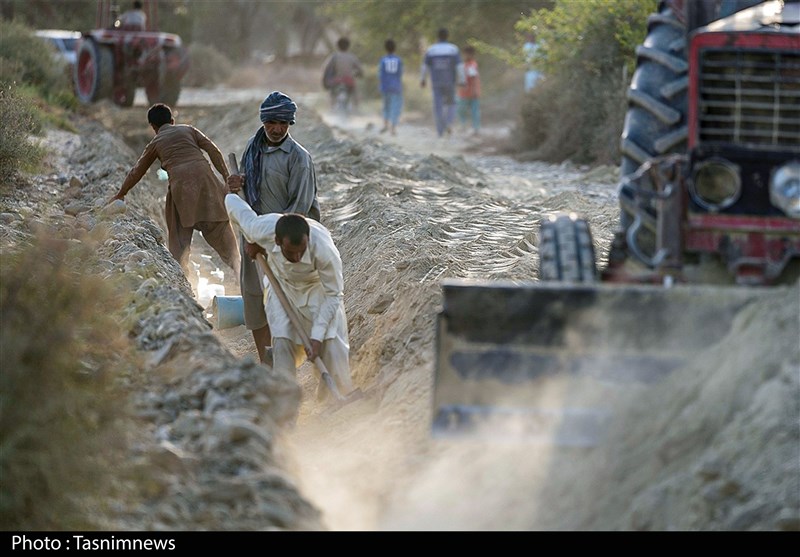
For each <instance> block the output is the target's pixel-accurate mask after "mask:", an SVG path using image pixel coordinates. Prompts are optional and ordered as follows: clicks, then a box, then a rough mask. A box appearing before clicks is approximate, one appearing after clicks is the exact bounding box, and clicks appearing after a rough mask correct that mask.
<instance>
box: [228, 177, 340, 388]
mask: <svg viewBox="0 0 800 557" xmlns="http://www.w3.org/2000/svg"><path fill="white" fill-rule="evenodd" d="M229 189H230V191H231V193H229V194H228V195H226V196H225V208H226V209H227V211H228V216H229V217H230V220H231V223H232V224H233V225H234V226H238V227H239V229H240V230H241V232H242V234H243V235H244V237H245V239H246V240H247V241H248V242H250V243H252V244H256V245H257V246H258V248H257V249H259V250H260V254H259V255H258V256H257V258H258V261H259V262H260V264H261V265H262V269H263V270H264V271H265V273H266V274H267V275H268V277H265V280H264V282H265V284H264V288H265V290H266V292H267V295H266V301H265V303H264V306H265V309H266V314H267V322H268V323H269V328H270V331H271V333H272V350H273V352H272V357H273V365H272V368H273V370H274V371H276V372H279V373H283V372H286V373H290V372H291V373H292V374H294V373H296V372H297V366H298V365H299V364H300V363H302V361H303V352H304V350H305V356H306V357H308V359H309V360H311V361H313V362H315V363H316V364H317V366H318V367H319V368H320V372H321V375H322V379H323V380H324V381H323V380H320V383H319V385H318V388H317V398H318V399H322V398H324V397H325V395H326V394H328V392H329V390H330V391H331V392H332V393H333V394H334V396H336V398H337V399H339V400H340V401H341V400H344V398H343V397H342V396H341V395H340V394H339V393H340V392H341V393H344V394H345V395H346V394H348V393H351V391H353V383H352V379H351V377H350V363H349V356H350V342H349V338H348V330H347V316H346V315H345V310H344V276H343V273H342V259H341V256H340V255H339V250H338V249H337V248H336V246H335V245H334V243H333V239H332V238H331V234H330V232H329V231H328V230H327V229H326V228H325V227H324V226H322V225H321V224H320V223H318V222H317V221H315V220H313V219H309V218H306V217H304V216H302V215H299V214H296V213H289V214H284V215H281V214H278V213H269V214H265V215H257V214H256V212H255V211H253V209H252V208H251V207H250V206H249V205H248V204H247V202H245V201H244V200H243V199H241V198H240V197H239V196H238V195H236V194H235V193H236V192H238V188H237V187H236V186H235V185H231V184H229ZM264 256H266V261H264V259H262V257H264ZM270 274H271V275H272V276H271V277H269V275H270ZM267 278H269V279H270V281H271V280H273V279H275V280H276V282H277V284H276V285H275V286H269V287H267V284H266V282H267V281H266V279H267ZM281 291H282V293H281ZM281 294H285V299H284V300H282V299H281V297H280V296H281ZM284 304H287V305H288V307H285V306H284ZM293 314H294V315H293ZM293 320H295V321H294V322H293ZM298 329H299V330H298ZM317 358H319V359H320V360H322V364H324V365H322V366H321V365H320V363H319V360H317ZM328 370H329V371H330V374H331V375H332V376H333V378H334V379H335V383H333V381H332V380H331V378H330V376H327V377H326V375H327V373H328ZM326 384H327V386H326ZM353 394H355V393H353Z"/></svg>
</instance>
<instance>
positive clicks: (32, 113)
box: [0, 58, 44, 186]
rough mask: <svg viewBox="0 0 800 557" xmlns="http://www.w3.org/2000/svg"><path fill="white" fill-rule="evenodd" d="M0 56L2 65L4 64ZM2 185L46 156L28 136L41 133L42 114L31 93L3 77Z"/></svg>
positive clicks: (0, 105)
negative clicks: (23, 93) (24, 93)
mask: <svg viewBox="0 0 800 557" xmlns="http://www.w3.org/2000/svg"><path fill="white" fill-rule="evenodd" d="M3 65H4V63H3V59H2V58H0V66H3ZM0 121H2V122H3V133H2V134H0V186H3V185H5V184H7V183H10V182H11V180H12V178H13V176H14V175H15V174H16V173H17V171H19V170H20V169H26V170H31V169H33V168H36V166H37V165H38V164H39V162H40V161H41V160H42V159H43V158H44V150H43V149H42V148H40V147H38V146H37V145H34V144H32V143H31V142H30V140H29V139H28V138H29V136H30V134H35V133H40V132H41V129H42V117H41V114H40V112H39V111H38V110H37V109H36V106H35V105H34V103H33V100H32V99H31V98H30V96H24V95H21V94H20V90H19V89H18V88H17V87H16V86H14V85H3V84H2V82H1V81H0Z"/></svg>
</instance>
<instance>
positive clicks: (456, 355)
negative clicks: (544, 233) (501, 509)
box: [433, 280, 756, 447]
mask: <svg viewBox="0 0 800 557" xmlns="http://www.w3.org/2000/svg"><path fill="white" fill-rule="evenodd" d="M442 289H443V308H442V311H441V312H440V314H439V316H438V327H437V338H436V349H437V354H436V364H435V365H436V369H435V377H434V409H433V435H434V436H435V437H438V438H451V437H464V436H467V437H468V438H487V439H491V440H504V439H513V440H527V441H533V442H543V443H547V444H555V445H558V446H575V447H591V446H595V445H598V444H600V443H601V442H602V439H603V434H604V431H605V430H606V428H607V426H608V424H609V422H610V419H611V418H612V416H613V411H614V405H615V401H619V400H620V397H622V396H631V395H632V394H633V395H634V396H635V393H636V392H637V390H639V389H646V388H650V386H652V385H654V384H657V383H658V382H659V381H662V380H663V379H664V378H665V377H667V376H668V375H669V374H670V373H672V372H673V371H674V370H676V369H678V368H679V367H680V366H682V365H683V364H684V363H686V362H687V360H689V359H690V358H692V357H694V356H695V355H696V354H698V353H699V352H700V351H702V350H704V349H705V348H707V347H709V346H711V345H713V344H715V343H717V342H718V341H719V340H720V339H722V338H723V337H724V336H725V335H726V334H727V333H728V331H729V330H730V327H731V323H732V321H733V317H734V316H735V315H736V313H737V312H738V311H739V310H740V309H741V308H742V307H743V306H744V305H745V304H747V303H748V302H750V301H751V300H753V299H754V298H755V296H756V293H755V292H754V290H753V289H746V288H738V287H722V288H721V287H713V288H712V287H703V286H697V285H695V286H683V285H682V286H674V287H671V288H665V287H661V286H650V285H626V286H619V285H616V286H615V285H610V284H594V285H571V284H566V283H530V284H524V285H520V284H513V283H505V282H476V281H456V280H449V281H446V282H444V283H443V284H442Z"/></svg>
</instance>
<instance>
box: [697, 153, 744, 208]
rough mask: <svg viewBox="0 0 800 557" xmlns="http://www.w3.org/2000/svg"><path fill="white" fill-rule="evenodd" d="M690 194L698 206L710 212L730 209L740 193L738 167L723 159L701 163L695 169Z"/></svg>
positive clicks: (740, 182)
mask: <svg viewBox="0 0 800 557" xmlns="http://www.w3.org/2000/svg"><path fill="white" fill-rule="evenodd" d="M690 192H691V194H692V198H693V199H694V200H695V202H696V203H697V204H698V205H700V206H701V207H703V208H705V209H708V210H710V211H720V210H722V209H725V208H726V207H730V206H731V205H733V204H734V203H736V200H737V199H739V195H740V194H741V193H742V180H741V178H740V177H739V167H738V166H737V165H735V164H733V163H730V162H728V161H726V160H724V159H708V160H707V161H703V162H702V163H700V164H699V165H697V166H696V167H695V170H694V179H693V180H692V183H691V184H690Z"/></svg>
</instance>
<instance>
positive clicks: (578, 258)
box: [539, 214, 598, 283]
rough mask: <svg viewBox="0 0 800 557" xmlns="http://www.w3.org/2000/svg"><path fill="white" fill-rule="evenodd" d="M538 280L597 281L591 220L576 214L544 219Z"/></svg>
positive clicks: (540, 231)
mask: <svg viewBox="0 0 800 557" xmlns="http://www.w3.org/2000/svg"><path fill="white" fill-rule="evenodd" d="M539 280H541V281H561V282H582V283H592V282H597V280H598V278H597V261H596V258H595V252H594V243H593V241H592V234H591V232H590V231H589V224H588V223H587V222H586V221H585V220H583V219H579V218H577V217H576V216H575V215H574V214H570V215H557V216H555V217H552V218H550V219H543V220H542V223H541V225H540V228H539Z"/></svg>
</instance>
